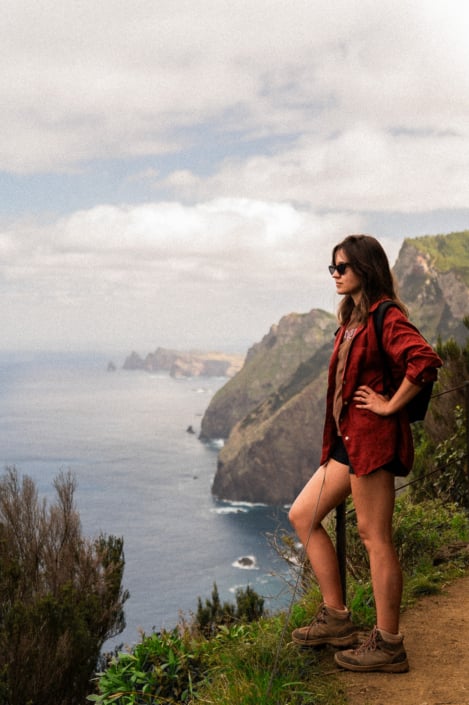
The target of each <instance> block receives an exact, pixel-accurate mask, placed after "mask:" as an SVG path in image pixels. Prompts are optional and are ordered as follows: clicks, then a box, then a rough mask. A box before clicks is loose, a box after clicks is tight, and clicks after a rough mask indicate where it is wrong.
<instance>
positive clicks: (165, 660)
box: [88, 630, 203, 705]
mask: <svg viewBox="0 0 469 705" xmlns="http://www.w3.org/2000/svg"><path fill="white" fill-rule="evenodd" d="M202 654H203V643H202V642H195V641H192V640H191V639H190V638H189V636H188V634H187V633H185V634H182V635H181V634H180V633H179V632H178V631H177V630H173V631H171V632H161V633H159V634H157V633H155V634H152V635H151V636H148V637H144V638H143V640H142V641H141V642H140V643H139V644H137V646H135V647H134V648H133V650H132V653H121V654H119V655H118V656H116V657H114V658H113V659H112V661H111V663H110V664H109V666H108V668H107V669H106V671H105V672H104V673H101V674H100V675H99V680H98V692H99V694H98V695H90V696H88V700H91V701H93V702H96V703H99V704H100V705H110V704H111V703H113V704H114V705H148V703H152V704H153V703H154V704H155V705H156V704H158V703H185V702H187V701H188V699H189V697H190V696H191V695H192V693H193V687H194V685H195V684H197V683H198V682H199V680H200V678H201V658H202Z"/></svg>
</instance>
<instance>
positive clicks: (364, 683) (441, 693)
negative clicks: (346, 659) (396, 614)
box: [339, 576, 469, 705]
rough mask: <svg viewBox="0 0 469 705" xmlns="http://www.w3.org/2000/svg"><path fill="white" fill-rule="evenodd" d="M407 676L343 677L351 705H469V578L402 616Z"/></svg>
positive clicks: (345, 675) (363, 674) (420, 602)
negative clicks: (406, 656)
mask: <svg viewBox="0 0 469 705" xmlns="http://www.w3.org/2000/svg"><path fill="white" fill-rule="evenodd" d="M401 631H402V632H403V634H404V637H405V646H406V651H407V655H408V658H409V663H410V671H409V672H408V673H402V674H388V673H352V672H349V671H342V672H341V673H340V675H339V677H340V679H341V680H342V683H343V685H344V689H345V692H346V693H347V696H348V700H349V703H350V705H469V576H466V577H464V578H460V579H458V580H456V581H455V582H454V583H452V584H451V585H449V586H448V587H447V588H445V589H444V590H443V591H442V593H441V594H439V595H434V596H431V597H425V598H423V599H422V600H420V601H419V602H418V604H417V605H415V606H414V607H412V608H410V609H408V610H407V611H406V612H404V614H403V615H402V619H401Z"/></svg>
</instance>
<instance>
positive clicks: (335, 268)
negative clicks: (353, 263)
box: [329, 262, 350, 276]
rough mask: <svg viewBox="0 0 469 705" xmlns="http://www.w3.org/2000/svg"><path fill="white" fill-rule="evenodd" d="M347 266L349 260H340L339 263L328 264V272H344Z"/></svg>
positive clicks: (348, 265)
mask: <svg viewBox="0 0 469 705" xmlns="http://www.w3.org/2000/svg"><path fill="white" fill-rule="evenodd" d="M347 267H350V262H341V263H340V264H330V265H329V272H330V273H331V274H334V272H337V274H340V275H341V276H342V274H345V272H346V270H347Z"/></svg>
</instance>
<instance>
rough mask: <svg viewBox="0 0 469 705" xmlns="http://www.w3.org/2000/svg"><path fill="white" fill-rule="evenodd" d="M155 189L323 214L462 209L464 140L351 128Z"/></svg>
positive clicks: (172, 179)
mask: <svg viewBox="0 0 469 705" xmlns="http://www.w3.org/2000/svg"><path fill="white" fill-rule="evenodd" d="M156 185H157V186H159V187H161V186H165V187H166V188H170V189H172V190H173V192H174V193H178V194H179V195H184V196H185V197H186V198H194V197H196V198H204V197H207V196H208V195H209V194H210V195H212V196H218V197H223V196H225V195H227V194H231V195H232V196H236V197H246V196H247V195H248V194H252V193H256V195H257V196H258V197H259V198H264V199H269V198H271V199H274V200H282V199H284V200H286V201H290V202H297V203H308V204H310V205H311V206H312V207H315V208H318V209H327V210H335V209H338V210H350V211H356V212H363V211H381V212H386V211H391V212H392V211H396V210H398V211H404V212H423V211H427V210H436V209H440V208H466V206H467V193H468V192H469V135H468V138H467V139H466V137H464V136H462V135H458V134H454V133H447V132H427V131H424V132H422V133H419V132H418V131H417V130H412V131H407V130H396V131H395V133H391V132H388V133H385V132H383V131H382V130H373V129H371V128H370V127H368V126H365V125H360V126H359V125H357V126H356V127H354V128H353V129H350V130H348V131H345V132H341V133H338V134H335V135H331V137H330V138H329V139H320V138H308V137H302V138H300V139H299V140H298V141H297V143H296V144H294V145H293V146H290V147H289V148H287V149H285V150H284V151H281V152H278V153H277V154H275V155H269V156H267V155H264V154H259V155H256V156H253V157H250V158H248V159H245V160H243V159H236V158H235V159H228V160H225V162H224V163H223V164H222V165H221V166H220V168H219V169H218V171H217V172H216V173H215V174H214V175H212V176H209V177H203V176H198V175H197V174H195V173H192V172H190V171H188V170H183V171H176V172H173V173H171V174H170V175H169V176H168V177H166V178H165V179H163V180H161V181H160V182H156Z"/></svg>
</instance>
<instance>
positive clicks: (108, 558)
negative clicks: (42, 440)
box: [0, 469, 127, 705]
mask: <svg viewBox="0 0 469 705" xmlns="http://www.w3.org/2000/svg"><path fill="white" fill-rule="evenodd" d="M54 486H55V490H56V493H57V499H56V501H55V503H53V504H52V505H51V506H50V507H47V506H46V503H45V502H40V501H39V499H38V495H37V491H36V487H35V485H34V483H33V481H32V480H31V479H30V478H28V477H27V476H25V477H23V479H22V480H20V478H19V476H18V473H17V472H16V470H15V469H9V470H8V471H7V472H6V473H5V475H4V476H3V477H2V478H1V479H0V705H51V703H53V704H54V705H82V704H83V701H84V698H85V696H86V695H87V694H88V693H89V692H90V679H91V677H92V675H93V672H94V670H95V667H96V663H97V659H98V655H99V652H100V649H101V646H102V644H103V642H104V641H105V640H106V639H108V638H109V637H111V636H115V635H116V634H119V633H120V631H122V629H123V627H124V624H125V622H124V613H123V604H124V601H125V600H126V598H127V594H126V593H125V592H122V590H121V581H122V574H123V570H124V557H123V542H122V539H117V538H115V537H113V536H110V537H104V536H101V537H100V538H98V539H97V540H95V541H88V540H86V539H84V538H83V537H82V534H81V526H80V520H79V516H78V513H77V511H76V510H75V507H74V499H73V498H74V492H75V481H74V479H73V477H72V476H71V475H70V474H60V475H59V476H58V477H57V479H56V480H55V482H54Z"/></svg>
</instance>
